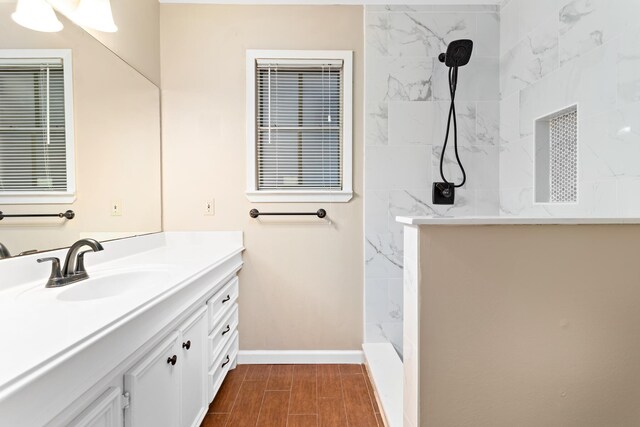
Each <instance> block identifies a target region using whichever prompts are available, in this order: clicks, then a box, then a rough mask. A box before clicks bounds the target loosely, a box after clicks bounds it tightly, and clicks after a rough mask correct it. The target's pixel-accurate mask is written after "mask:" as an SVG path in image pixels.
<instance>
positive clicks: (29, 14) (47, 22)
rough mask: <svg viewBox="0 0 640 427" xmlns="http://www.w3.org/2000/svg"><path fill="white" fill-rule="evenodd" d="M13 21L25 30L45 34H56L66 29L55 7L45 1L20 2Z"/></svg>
mask: <svg viewBox="0 0 640 427" xmlns="http://www.w3.org/2000/svg"><path fill="white" fill-rule="evenodd" d="M11 19H13V20H14V22H16V23H17V24H19V25H22V26H23V27H25V28H29V29H30V30H35V31H42V32H45V33H55V32H58V31H61V30H62V29H63V28H64V26H63V25H62V22H60V21H58V17H57V16H56V12H55V11H54V10H53V7H51V5H50V4H49V3H47V2H46V1H45V0H18V4H17V5H16V11H15V12H13V13H12V14H11Z"/></svg>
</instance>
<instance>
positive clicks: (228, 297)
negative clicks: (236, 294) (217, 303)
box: [222, 295, 231, 304]
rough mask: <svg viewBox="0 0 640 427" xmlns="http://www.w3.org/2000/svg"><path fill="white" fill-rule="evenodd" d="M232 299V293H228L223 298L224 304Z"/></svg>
mask: <svg viewBox="0 0 640 427" xmlns="http://www.w3.org/2000/svg"><path fill="white" fill-rule="evenodd" d="M230 299H231V295H227V297H226V298H225V299H223V300H222V303H223V304H224V303H225V302H227V301H229V300H230Z"/></svg>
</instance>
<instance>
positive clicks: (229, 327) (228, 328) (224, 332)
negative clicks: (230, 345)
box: [222, 325, 231, 336]
mask: <svg viewBox="0 0 640 427" xmlns="http://www.w3.org/2000/svg"><path fill="white" fill-rule="evenodd" d="M229 332H231V326H229V325H227V330H226V331H223V332H222V336H225V335H226V334H228V333H229Z"/></svg>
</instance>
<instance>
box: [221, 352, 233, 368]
mask: <svg viewBox="0 0 640 427" xmlns="http://www.w3.org/2000/svg"><path fill="white" fill-rule="evenodd" d="M230 361H231V359H230V358H229V355H228V354H227V361H226V362H224V363H223V364H222V366H220V367H221V368H224V367H225V366H227V365H228V364H229V362H230Z"/></svg>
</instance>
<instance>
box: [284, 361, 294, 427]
mask: <svg viewBox="0 0 640 427" xmlns="http://www.w3.org/2000/svg"><path fill="white" fill-rule="evenodd" d="M295 370H296V367H295V365H291V386H289V404H288V405H287V423H286V427H289V417H290V416H291V414H290V413H291V394H292V393H293V379H294V377H295Z"/></svg>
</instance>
